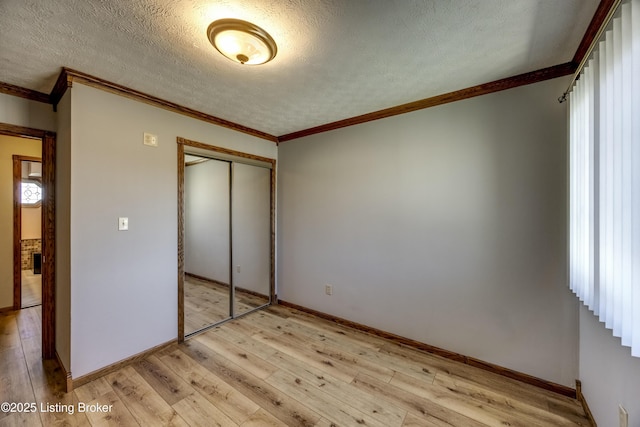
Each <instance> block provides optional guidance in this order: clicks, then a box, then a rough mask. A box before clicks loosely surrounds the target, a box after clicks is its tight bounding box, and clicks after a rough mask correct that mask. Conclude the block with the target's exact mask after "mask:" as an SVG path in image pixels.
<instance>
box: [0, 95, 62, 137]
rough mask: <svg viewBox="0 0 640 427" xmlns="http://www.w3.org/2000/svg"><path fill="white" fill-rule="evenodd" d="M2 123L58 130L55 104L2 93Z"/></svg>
mask: <svg viewBox="0 0 640 427" xmlns="http://www.w3.org/2000/svg"><path fill="white" fill-rule="evenodd" d="M0 123H9V124H12V125H17V126H24V127H29V128H34V129H41V130H50V131H54V132H55V130H56V113H54V112H53V106H51V105H49V104H44V103H42V102H36V101H31V100H28V99H24V98H19V97H16V96H12V95H7V94H6V93H0Z"/></svg>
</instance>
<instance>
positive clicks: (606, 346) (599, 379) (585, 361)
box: [580, 306, 640, 427]
mask: <svg viewBox="0 0 640 427" xmlns="http://www.w3.org/2000/svg"><path fill="white" fill-rule="evenodd" d="M580 380H581V381H582V389H583V390H582V391H583V394H584V396H585V399H586V400H587V403H588V404H589V408H590V409H591V412H592V413H593V417H594V418H595V420H596V422H597V423H598V427H618V426H619V425H620V424H619V421H618V405H622V406H623V407H624V408H625V409H626V410H627V412H628V413H629V426H630V427H640V358H637V357H631V350H630V349H629V348H628V347H623V346H622V344H621V343H620V338H615V337H614V336H613V334H612V333H611V330H609V329H605V327H604V324H603V323H600V322H599V321H598V318H597V317H596V316H594V315H593V313H592V312H590V311H589V309H588V308H586V307H585V306H581V307H580Z"/></svg>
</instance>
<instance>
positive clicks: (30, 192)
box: [20, 181, 42, 206]
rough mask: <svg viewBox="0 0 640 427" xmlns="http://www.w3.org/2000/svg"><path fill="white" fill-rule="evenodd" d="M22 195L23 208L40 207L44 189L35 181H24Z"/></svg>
mask: <svg viewBox="0 0 640 427" xmlns="http://www.w3.org/2000/svg"><path fill="white" fill-rule="evenodd" d="M20 194H21V200H20V202H21V203H22V205H23V206H38V205H40V202H41V201H42V187H41V186H40V184H39V183H37V182H33V181H22V185H21V187H20Z"/></svg>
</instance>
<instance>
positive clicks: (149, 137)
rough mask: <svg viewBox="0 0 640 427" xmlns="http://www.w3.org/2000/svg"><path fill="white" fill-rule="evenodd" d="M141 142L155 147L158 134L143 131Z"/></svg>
mask: <svg viewBox="0 0 640 427" xmlns="http://www.w3.org/2000/svg"><path fill="white" fill-rule="evenodd" d="M142 143H143V144H144V145H148V146H150V147H157V146H158V135H153V134H151V133H147V132H145V133H144V138H143V140H142Z"/></svg>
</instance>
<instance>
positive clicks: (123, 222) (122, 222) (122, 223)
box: [118, 217, 129, 231]
mask: <svg viewBox="0 0 640 427" xmlns="http://www.w3.org/2000/svg"><path fill="white" fill-rule="evenodd" d="M128 229H129V218H126V217H120V218H118V230H120V231H123V230H128Z"/></svg>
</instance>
